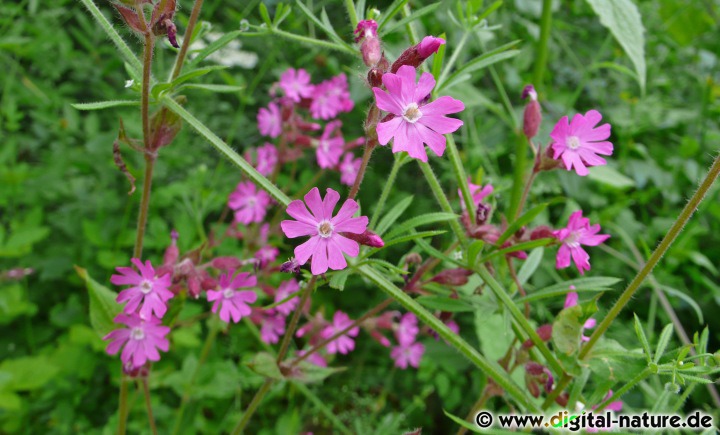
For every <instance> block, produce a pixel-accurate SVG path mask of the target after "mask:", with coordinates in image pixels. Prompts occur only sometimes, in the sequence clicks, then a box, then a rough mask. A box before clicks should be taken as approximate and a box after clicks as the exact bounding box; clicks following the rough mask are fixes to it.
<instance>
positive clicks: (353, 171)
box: [339, 153, 362, 186]
mask: <svg viewBox="0 0 720 435" xmlns="http://www.w3.org/2000/svg"><path fill="white" fill-rule="evenodd" d="M361 164H362V159H361V158H359V157H358V158H355V156H354V155H353V154H352V153H345V155H344V156H343V159H342V161H341V162H340V168H339V169H340V182H341V183H342V184H345V185H346V186H352V185H353V184H355V179H356V178H357V174H358V172H359V171H360V165H361Z"/></svg>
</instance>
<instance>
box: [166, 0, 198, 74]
mask: <svg viewBox="0 0 720 435" xmlns="http://www.w3.org/2000/svg"><path fill="white" fill-rule="evenodd" d="M202 5H203V0H195V3H194V4H193V8H192V12H190V18H189V19H188V25H187V29H185V36H184V37H183V41H182V47H180V52H179V53H178V55H177V58H176V59H175V66H173V69H172V73H171V74H170V81H173V80H175V79H176V78H178V76H179V75H180V71H182V67H183V63H185V56H187V51H188V48H189V47H190V38H191V37H192V34H193V32H194V31H195V24H197V20H198V17H199V16H200V9H202Z"/></svg>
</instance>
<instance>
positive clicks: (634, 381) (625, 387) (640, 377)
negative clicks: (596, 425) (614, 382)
mask: <svg viewBox="0 0 720 435" xmlns="http://www.w3.org/2000/svg"><path fill="white" fill-rule="evenodd" d="M650 374H652V372H651V371H650V369H649V368H646V369H645V370H643V371H641V372H640V373H638V375H637V376H635V377H634V378H633V379H632V380H631V381H630V382H628V383H627V384H625V385H623V386H622V388H620V389H619V390H617V391H615V392H614V393H613V395H612V396H610V397H608V398H607V399H605V400H603V402H602V403H601V404H599V405H598V406H597V407H596V408H595V412H598V413H599V412H602V411H603V410H604V409H605V407H606V406H608V405H609V404H611V403H612V402H614V401H616V400H618V399H620V398H621V397H622V396H623V394H625V393H627V392H628V391H630V390H631V389H632V388H633V387H634V386H635V385H637V384H639V383H640V382H642V381H644V380H645V378H647V377H648V376H650Z"/></svg>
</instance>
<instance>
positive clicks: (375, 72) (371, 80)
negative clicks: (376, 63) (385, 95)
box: [367, 67, 383, 88]
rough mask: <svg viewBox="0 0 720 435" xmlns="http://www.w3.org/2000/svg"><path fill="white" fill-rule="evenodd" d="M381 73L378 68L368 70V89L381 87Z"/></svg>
mask: <svg viewBox="0 0 720 435" xmlns="http://www.w3.org/2000/svg"><path fill="white" fill-rule="evenodd" d="M382 76H383V71H382V70H381V69H380V68H377V67H375V68H370V71H368V75H367V81H368V84H369V85H370V87H373V88H379V87H380V86H382Z"/></svg>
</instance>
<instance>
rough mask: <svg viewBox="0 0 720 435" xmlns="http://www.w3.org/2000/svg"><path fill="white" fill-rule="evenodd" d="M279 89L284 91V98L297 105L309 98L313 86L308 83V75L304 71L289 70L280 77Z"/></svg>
mask: <svg viewBox="0 0 720 435" xmlns="http://www.w3.org/2000/svg"><path fill="white" fill-rule="evenodd" d="M280 88H282V90H283V91H285V96H286V97H288V98H289V99H291V100H293V101H294V102H296V103H299V102H300V100H301V99H303V98H310V97H311V96H312V94H313V89H314V86H313V85H312V84H311V83H310V74H308V73H307V71H305V70H304V69H302V68H301V69H299V70H295V68H289V69H288V70H287V71H285V72H284V73H283V75H281V76H280Z"/></svg>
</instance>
